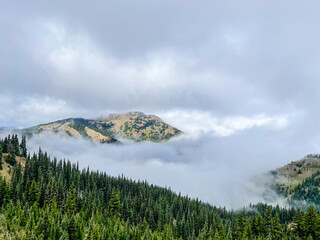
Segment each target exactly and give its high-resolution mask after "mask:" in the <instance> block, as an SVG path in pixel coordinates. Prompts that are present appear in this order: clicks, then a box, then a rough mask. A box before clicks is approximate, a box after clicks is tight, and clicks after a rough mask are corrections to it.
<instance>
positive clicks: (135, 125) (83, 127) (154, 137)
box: [22, 112, 181, 143]
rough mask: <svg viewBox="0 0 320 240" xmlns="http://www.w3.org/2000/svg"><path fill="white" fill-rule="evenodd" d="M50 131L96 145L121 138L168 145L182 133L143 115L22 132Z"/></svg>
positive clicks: (75, 120)
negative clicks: (169, 141)
mask: <svg viewBox="0 0 320 240" xmlns="http://www.w3.org/2000/svg"><path fill="white" fill-rule="evenodd" d="M46 131H54V132H64V133H65V135H66V136H68V137H82V138H85V139H90V140H92V141H93V142H95V143H99V142H107V143H113V142H117V141H118V140H117V139H118V138H119V137H120V138H121V137H123V138H130V139H134V140H136V141H152V142H161V141H167V140H169V139H170V138H172V137H173V136H176V135H178V134H180V133H181V131H180V130H178V129H176V128H174V127H172V126H170V125H168V124H166V123H164V122H163V121H162V120H161V119H160V118H158V117H157V116H154V115H146V114H144V113H140V112H133V113H127V114H113V115H110V116H109V117H108V118H104V119H97V120H88V119H82V118H70V119H64V120H60V121H56V122H52V123H48V124H43V125H39V126H35V127H31V128H28V129H24V130H22V133H23V134H25V135H29V136H30V135H32V134H38V135H40V136H41V135H43V134H45V132H46Z"/></svg>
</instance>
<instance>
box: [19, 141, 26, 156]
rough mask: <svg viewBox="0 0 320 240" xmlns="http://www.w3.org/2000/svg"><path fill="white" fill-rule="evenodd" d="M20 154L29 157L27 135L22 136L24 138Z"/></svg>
mask: <svg viewBox="0 0 320 240" xmlns="http://www.w3.org/2000/svg"><path fill="white" fill-rule="evenodd" d="M20 155H21V157H27V144H26V137H25V136H22V139H21V143H20Z"/></svg>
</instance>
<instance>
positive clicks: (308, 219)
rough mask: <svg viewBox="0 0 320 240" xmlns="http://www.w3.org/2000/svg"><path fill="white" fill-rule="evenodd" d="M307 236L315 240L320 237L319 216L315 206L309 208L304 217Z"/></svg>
mask: <svg viewBox="0 0 320 240" xmlns="http://www.w3.org/2000/svg"><path fill="white" fill-rule="evenodd" d="M304 226H305V236H309V235H311V236H312V237H313V239H318V238H317V237H318V236H319V216H318V214H317V213H316V210H315V208H314V206H313V205H311V206H310V207H308V209H307V212H306V214H305V217H304Z"/></svg>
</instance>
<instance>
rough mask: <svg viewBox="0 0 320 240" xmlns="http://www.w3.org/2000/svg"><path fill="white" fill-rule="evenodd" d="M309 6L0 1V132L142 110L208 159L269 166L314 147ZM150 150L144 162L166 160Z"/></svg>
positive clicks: (318, 129) (269, 1) (318, 58)
mask: <svg viewBox="0 0 320 240" xmlns="http://www.w3.org/2000/svg"><path fill="white" fill-rule="evenodd" d="M319 11H320V3H319V2H318V1H308V0H307V1H292V0H290V1H289V0H284V1H275V0H266V1H253V0H252V1H249V0H244V1H236V0H234V1H231V0H230V1H229V0H226V1H211V0H210V1H209V0H208V1H206V0H204V1H188V0H187V1H186V0H184V1H182V0H176V1H166V0H159V1H153V0H152V1H150V0H137V1H130V0H118V1H102V0H101V1H100V0H95V1H91V2H88V1H82V0H77V1H58V0H55V1H40V0H39V1H32V0H30V1H13V0H10V1H5V0H0V56H1V57H0V127H15V128H21V127H28V126H32V125H35V124H40V123H44V122H49V121H54V120H57V119H62V118H67V117H86V118H94V117H99V116H101V115H107V114H108V113H111V112H125V111H143V112H145V113H152V114H157V115H158V116H160V117H161V118H163V119H164V120H165V121H167V122H169V123H170V124H172V125H174V126H177V127H179V128H180V129H182V130H183V131H184V132H186V133H187V134H189V135H188V139H193V140H192V141H191V143H190V142H188V141H187V140H181V141H180V142H179V144H178V145H179V146H183V144H186V145H185V148H186V149H187V148H188V147H189V146H190V144H191V145H192V146H193V145H196V146H201V147H199V148H197V151H206V153H205V154H202V155H199V156H198V157H199V158H202V157H203V158H205V159H206V160H208V159H211V157H209V155H210V156H211V155H212V154H215V153H216V156H215V157H213V156H212V159H211V160H210V161H214V160H213V159H219V161H227V159H229V158H231V156H229V157H225V159H224V156H225V155H228V154H229V155H230V149H232V153H234V154H236V156H237V157H236V158H237V159H238V161H240V162H241V161H243V159H250V162H246V163H251V164H253V162H254V163H255V164H256V165H257V166H258V165H259V166H264V167H267V166H268V167H269V168H274V167H277V166H281V165H282V164H284V163H286V162H288V161H291V160H296V159H298V158H301V157H303V156H304V155H306V154H308V153H310V152H320V145H319V143H320V134H319V133H320V124H319V122H320V114H319V113H320V109H319V102H320V68H319V63H320V47H319V43H320V31H319V22H320V14H319ZM194 139H197V140H194ZM194 141H195V142H196V143H195V142H194ZM204 143H205V145H204ZM246 143H248V144H246ZM218 146H220V147H221V148H219V147H218ZM174 149H175V150H176V149H177V147H174ZM208 149H210V151H207V150H208ZM212 149H215V152H212V151H211V150H212ZM119 151H120V150H119ZM128 151H129V150H127V151H126V153H125V154H126V155H128ZM160 152H161V151H159V150H157V151H156V152H155V153H154V154H151V155H150V156H152V157H150V158H157V159H160V161H161V160H163V161H166V158H165V159H162V155H161V154H160ZM134 154H137V156H139V154H141V153H140V152H135V153H134ZM185 154H186V155H183V154H182V157H181V156H180V155H177V156H176V157H177V158H179V161H184V162H188V163H190V161H191V160H190V157H187V155H188V156H190V155H189V154H188V153H187V152H186V153H185ZM148 156H149V155H148ZM169 156H171V155H169ZM178 156H179V157H178ZM192 156H193V155H192ZM171 158H173V159H174V158H175V157H174V156H171ZM253 159H255V160H253ZM193 161H196V160H195V159H193ZM191 162H192V161H191ZM228 166H229V165H228ZM253 169H254V170H257V169H259V170H261V168H258V167H257V168H253ZM119 171H121V169H119ZM252 172H253V171H252ZM143 177H145V178H148V176H142V178H143ZM188 191H189V190H188ZM191 191H192V190H191Z"/></svg>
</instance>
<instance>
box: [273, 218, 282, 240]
mask: <svg viewBox="0 0 320 240" xmlns="http://www.w3.org/2000/svg"><path fill="white" fill-rule="evenodd" d="M281 238H282V230H281V225H280V219H279V214H278V213H276V215H275V217H274V218H273V219H272V239H281Z"/></svg>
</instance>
